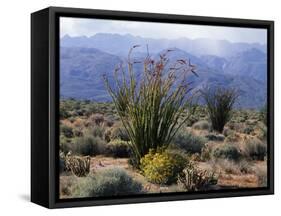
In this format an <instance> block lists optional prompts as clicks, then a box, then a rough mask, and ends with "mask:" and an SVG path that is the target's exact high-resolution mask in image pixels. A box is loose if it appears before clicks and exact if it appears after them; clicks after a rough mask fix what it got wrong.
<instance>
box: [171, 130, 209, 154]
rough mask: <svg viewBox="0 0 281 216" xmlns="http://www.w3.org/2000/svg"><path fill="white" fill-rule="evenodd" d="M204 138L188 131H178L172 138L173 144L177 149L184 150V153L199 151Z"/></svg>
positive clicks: (202, 145)
mask: <svg viewBox="0 0 281 216" xmlns="http://www.w3.org/2000/svg"><path fill="white" fill-rule="evenodd" d="M206 142H207V140H206V139H204V138H203V137H199V136H194V135H192V134H191V133H189V132H185V131H179V132H178V133H177V135H176V136H175V137H174V139H173V145H172V146H175V147H177V148H179V149H182V150H184V151H185V152H186V153H192V154H194V153H201V150H202V148H203V147H204V145H205V143H206Z"/></svg>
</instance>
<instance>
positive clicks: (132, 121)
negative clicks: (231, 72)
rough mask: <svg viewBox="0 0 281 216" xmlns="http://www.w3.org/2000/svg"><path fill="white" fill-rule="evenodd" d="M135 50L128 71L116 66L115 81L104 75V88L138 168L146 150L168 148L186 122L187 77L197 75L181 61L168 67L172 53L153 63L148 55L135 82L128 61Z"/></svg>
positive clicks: (187, 63)
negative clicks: (130, 144)
mask: <svg viewBox="0 0 281 216" xmlns="http://www.w3.org/2000/svg"><path fill="white" fill-rule="evenodd" d="M136 47H137V46H134V47H133V48H132V49H131V50H130V51H129V54H128V60H127V64H128V72H125V71H124V70H123V69H124V67H123V66H121V67H119V68H118V69H117V70H116V71H115V75H116V76H115V79H114V82H112V81H109V78H108V77H106V76H105V85H106V87H107V90H108V92H109V94H110V95H111V97H112V99H113V102H114V104H115V108H116V110H117V113H118V115H119V117H120V119H121V121H122V123H123V125H124V127H125V130H126V132H127V134H128V136H129V139H130V141H131V143H132V153H133V156H134V157H135V161H136V163H137V165H138V163H139V161H140V159H141V158H142V157H143V156H144V155H146V154H147V153H148V151H149V149H151V148H153V149H156V148H158V147H167V146H168V145H169V144H170V143H171V141H172V139H173V137H174V135H175V134H176V132H177V131H178V130H179V129H180V128H181V126H182V125H184V123H185V122H186V121H187V120H188V119H189V116H190V115H189V112H188V111H190V110H189V109H188V107H189V104H190V103H191V100H192V99H191V98H192V97H191V95H190V94H188V93H189V92H190V91H191V88H190V85H189V79H188V78H187V75H188V73H193V74H196V72H195V71H194V66H193V65H192V66H190V64H189V62H188V61H186V60H184V59H179V60H177V61H175V62H174V64H173V67H170V66H168V61H169V59H168V57H167V55H168V53H169V52H170V51H171V50H167V51H166V52H164V53H162V54H161V55H160V57H159V58H158V59H155V60H154V59H151V58H150V57H149V55H148V56H147V58H145V60H144V61H143V62H141V63H142V64H143V67H142V68H143V70H142V72H141V74H139V76H140V77H142V79H136V74H135V72H134V66H135V61H134V60H132V59H131V53H132V51H133V49H134V48H136ZM169 65H170V63H169ZM196 75H197V74H196ZM186 113H187V114H186ZM184 114H185V115H184ZM183 115H184V116H185V117H184V118H182V116H183Z"/></svg>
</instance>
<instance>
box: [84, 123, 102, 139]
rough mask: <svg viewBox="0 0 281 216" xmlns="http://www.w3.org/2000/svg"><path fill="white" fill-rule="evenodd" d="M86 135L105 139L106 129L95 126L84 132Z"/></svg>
mask: <svg viewBox="0 0 281 216" xmlns="http://www.w3.org/2000/svg"><path fill="white" fill-rule="evenodd" d="M83 133H84V134H87V135H90V136H94V137H100V138H104V133H105V128H104V127H103V126H98V125H94V126H92V127H89V128H87V129H86V130H85V131H83Z"/></svg>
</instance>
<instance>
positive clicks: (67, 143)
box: [60, 135, 73, 154]
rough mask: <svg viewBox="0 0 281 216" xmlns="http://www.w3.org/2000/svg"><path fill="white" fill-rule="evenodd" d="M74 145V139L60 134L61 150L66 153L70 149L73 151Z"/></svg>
mask: <svg viewBox="0 0 281 216" xmlns="http://www.w3.org/2000/svg"><path fill="white" fill-rule="evenodd" d="M72 147H73V143H72V139H69V138H67V137H65V136H64V135H60V150H61V151H62V152H64V153H65V154H66V153H68V152H69V151H72Z"/></svg>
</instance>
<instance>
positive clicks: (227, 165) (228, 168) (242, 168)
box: [212, 159, 253, 175]
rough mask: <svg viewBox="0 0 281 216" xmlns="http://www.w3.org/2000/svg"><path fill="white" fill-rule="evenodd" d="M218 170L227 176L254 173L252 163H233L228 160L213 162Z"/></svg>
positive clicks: (244, 161) (245, 161)
mask: <svg viewBox="0 0 281 216" xmlns="http://www.w3.org/2000/svg"><path fill="white" fill-rule="evenodd" d="M212 163H213V166H214V167H216V168H215V169H216V170H221V171H223V172H225V173H226V174H236V175H241V174H248V173H252V172H253V168H252V165H251V163H249V162H248V161H247V160H241V161H233V160H228V159H216V160H215V161H212Z"/></svg>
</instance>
